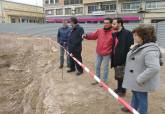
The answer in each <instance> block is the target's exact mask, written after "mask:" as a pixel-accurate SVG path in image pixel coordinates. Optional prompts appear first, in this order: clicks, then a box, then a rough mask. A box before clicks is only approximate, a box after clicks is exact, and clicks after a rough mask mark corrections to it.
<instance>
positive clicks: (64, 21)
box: [62, 19, 68, 27]
mask: <svg viewBox="0 0 165 114" xmlns="http://www.w3.org/2000/svg"><path fill="white" fill-rule="evenodd" d="M62 23H63V27H67V26H68V21H67V19H64V20H63V22H62Z"/></svg>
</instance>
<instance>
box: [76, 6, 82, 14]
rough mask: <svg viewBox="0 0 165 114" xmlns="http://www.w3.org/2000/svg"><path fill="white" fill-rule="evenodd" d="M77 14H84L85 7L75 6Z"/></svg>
mask: <svg viewBox="0 0 165 114" xmlns="http://www.w3.org/2000/svg"><path fill="white" fill-rule="evenodd" d="M75 14H83V8H82V7H78V8H75Z"/></svg>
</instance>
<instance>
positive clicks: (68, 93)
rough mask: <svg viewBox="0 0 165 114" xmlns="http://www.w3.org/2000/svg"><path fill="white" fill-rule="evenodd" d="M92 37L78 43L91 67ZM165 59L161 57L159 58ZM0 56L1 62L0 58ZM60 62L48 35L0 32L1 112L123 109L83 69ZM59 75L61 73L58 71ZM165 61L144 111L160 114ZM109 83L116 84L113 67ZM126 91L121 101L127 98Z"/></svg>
mask: <svg viewBox="0 0 165 114" xmlns="http://www.w3.org/2000/svg"><path fill="white" fill-rule="evenodd" d="M95 47H96V42H95V41H84V42H83V54H82V56H83V63H84V64H85V65H87V66H88V67H89V68H90V69H91V70H94V66H95ZM163 60H164V61H165V58H164V59H163ZM4 61H5V62H4ZM58 67H59V47H58V45H57V44H56V43H54V42H52V41H50V40H49V39H47V38H42V39H40V38H32V37H25V36H18V35H6V34H1V35H0V88H1V89H0V114H4V113H7V114H15V113H19V114H124V113H122V112H121V111H120V108H121V106H122V105H120V104H119V103H118V102H117V101H116V100H115V99H114V98H113V97H112V96H111V95H109V93H107V92H105V91H104V90H103V89H102V88H101V87H99V86H93V85H91V83H92V82H93V81H94V80H93V79H91V78H90V77H89V75H88V74H87V73H84V74H83V75H82V76H78V77H77V76H76V75H75V74H76V72H75V73H67V72H66V71H67V67H66V66H65V67H64V69H63V70H61V69H58ZM62 74H63V75H62ZM164 74H165V66H164V67H162V70H161V88H160V90H159V91H157V92H154V93H151V94H150V97H149V114H164V113H165V102H164V99H165V92H164V91H165V85H164V83H165V77H164V76H163V75H164ZM108 85H109V86H110V87H111V88H112V89H115V87H116V81H115V80H114V71H113V69H110V73H109V83H108ZM130 98H131V92H130V91H128V93H127V95H126V97H125V98H124V99H125V100H126V101H128V102H129V101H130Z"/></svg>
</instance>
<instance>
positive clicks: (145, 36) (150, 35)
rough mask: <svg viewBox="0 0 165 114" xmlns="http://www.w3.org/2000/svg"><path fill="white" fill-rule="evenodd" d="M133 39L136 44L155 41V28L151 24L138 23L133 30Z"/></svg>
mask: <svg viewBox="0 0 165 114" xmlns="http://www.w3.org/2000/svg"><path fill="white" fill-rule="evenodd" d="M132 32H133V37H134V41H135V42H136V43H138V44H145V43H150V42H154V43H155V42H156V40H157V39H156V34H155V29H154V27H153V26H151V25H140V26H139V27H137V28H135V29H134V30H133V31H132Z"/></svg>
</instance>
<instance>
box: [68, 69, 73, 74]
mask: <svg viewBox="0 0 165 114" xmlns="http://www.w3.org/2000/svg"><path fill="white" fill-rule="evenodd" d="M74 71H75V69H70V70H68V71H67V72H68V73H70V72H74Z"/></svg>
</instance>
